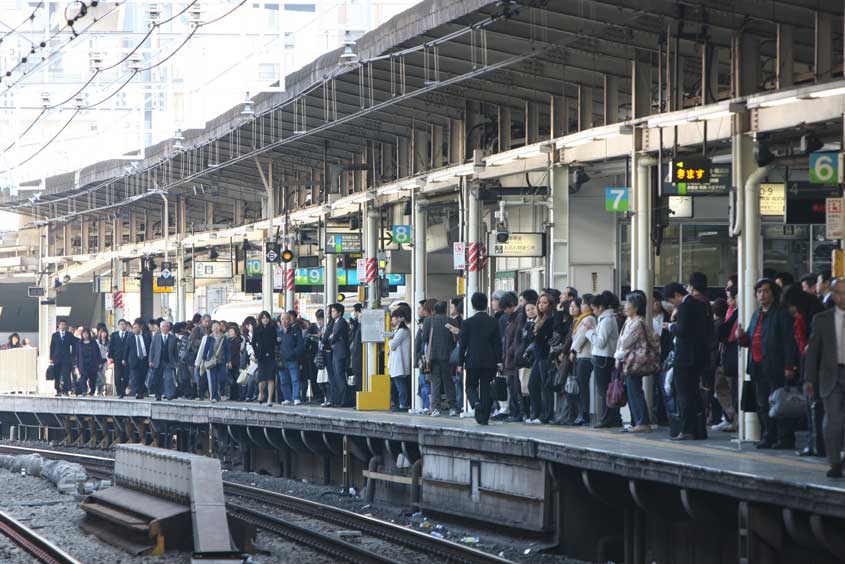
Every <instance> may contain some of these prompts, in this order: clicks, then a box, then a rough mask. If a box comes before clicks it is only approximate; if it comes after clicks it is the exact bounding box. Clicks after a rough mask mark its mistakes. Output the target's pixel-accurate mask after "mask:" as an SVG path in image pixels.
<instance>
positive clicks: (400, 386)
mask: <svg viewBox="0 0 845 564" xmlns="http://www.w3.org/2000/svg"><path fill="white" fill-rule="evenodd" d="M410 379H411V377H410V376H395V377H391V378H390V384H391V385H392V386H393V387H394V388H395V389H396V395H397V396H399V409H408V408H409V407H410V403H409V402H408V388H409V387H410Z"/></svg>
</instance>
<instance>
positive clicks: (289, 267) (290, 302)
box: [265, 262, 296, 311]
mask: <svg viewBox="0 0 845 564" xmlns="http://www.w3.org/2000/svg"><path fill="white" fill-rule="evenodd" d="M265 266H266V267H268V268H270V271H271V272H272V270H273V268H272V265H270V264H267V265H265ZM295 275H296V268H295V266H294V264H293V263H290V262H289V263H286V264H285V278H284V288H285V311H289V310H292V309H296V308H295V307H294V304H295V302H296V294H295V286H294V282H293V280H294V276H295ZM288 279H290V280H291V283H290V284H288Z"/></svg>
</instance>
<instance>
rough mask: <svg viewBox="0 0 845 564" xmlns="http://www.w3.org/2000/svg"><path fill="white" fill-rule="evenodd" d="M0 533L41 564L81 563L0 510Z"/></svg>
mask: <svg viewBox="0 0 845 564" xmlns="http://www.w3.org/2000/svg"><path fill="white" fill-rule="evenodd" d="M0 534H2V535H3V536H5V537H6V538H8V539H9V540H11V541H12V542H13V543H15V544H16V545H17V546H18V547H20V548H21V550H24V551H25V552H26V553H28V554H29V555H31V556H32V557H33V558H35V560H36V561H37V562H41V563H42V564H82V563H81V562H80V561H79V560H77V559H76V558H74V557H73V556H71V555H70V554H68V553H67V552H65V551H63V550H62V549H61V548H59V547H58V546H56V545H54V544H53V543H52V542H50V541H48V540H47V539H45V538H44V537H42V536H41V535H39V534H38V533H36V532H35V531H33V530H32V529H30V528H29V527H27V526H25V525H24V524H23V523H21V522H20V521H18V520H16V519H14V518H12V516H11V515H9V514H8V513H5V512H2V511H0Z"/></svg>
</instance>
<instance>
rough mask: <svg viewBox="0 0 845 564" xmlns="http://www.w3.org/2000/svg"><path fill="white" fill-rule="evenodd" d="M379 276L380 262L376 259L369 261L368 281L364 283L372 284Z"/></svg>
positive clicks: (369, 259)
mask: <svg viewBox="0 0 845 564" xmlns="http://www.w3.org/2000/svg"><path fill="white" fill-rule="evenodd" d="M377 274H378V260H376V259H374V258H368V259H367V279H366V280H365V281H364V283H365V284H371V283H373V282H375V281H376V276H377Z"/></svg>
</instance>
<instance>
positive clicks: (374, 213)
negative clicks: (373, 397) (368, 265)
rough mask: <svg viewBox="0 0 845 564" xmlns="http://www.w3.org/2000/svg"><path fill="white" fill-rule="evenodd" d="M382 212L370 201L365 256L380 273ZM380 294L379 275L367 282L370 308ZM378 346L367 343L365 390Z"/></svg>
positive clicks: (376, 303)
mask: <svg viewBox="0 0 845 564" xmlns="http://www.w3.org/2000/svg"><path fill="white" fill-rule="evenodd" d="M380 217H381V213H380V211H379V209H378V207H377V205H376V203H375V201H373V202H370V204H369V207H368V208H367V225H366V228H367V246H366V248H365V249H364V250H365V251H366V255H364V256H365V258H366V259H367V260H376V273H378V234H379V229H378V227H379V219H380ZM379 305H380V304H379V296H378V275H376V277H375V278H374V279H373V280H372V281H371V282H369V283H367V307H368V308H369V309H376V308H378V307H379ZM377 354H378V346H377V344H376V343H367V369H366V370H365V371H364V374H363V381H362V384H361V385H362V388H363V391H365V392H368V391H370V374H375V373H376V372H375V371H376V369H377V367H378V358H377Z"/></svg>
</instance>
